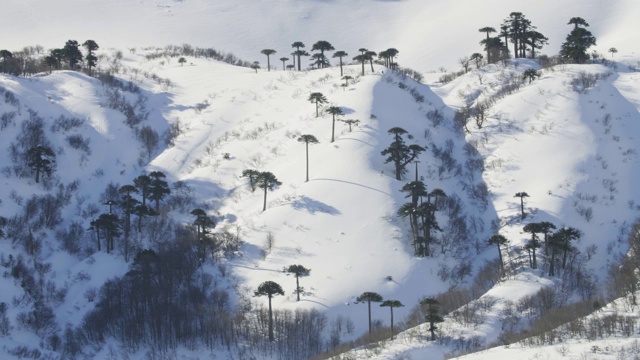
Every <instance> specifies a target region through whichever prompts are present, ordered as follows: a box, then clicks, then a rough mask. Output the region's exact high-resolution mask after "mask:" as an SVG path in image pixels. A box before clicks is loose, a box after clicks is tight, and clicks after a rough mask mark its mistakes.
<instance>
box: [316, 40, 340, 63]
mask: <svg viewBox="0 0 640 360" xmlns="http://www.w3.org/2000/svg"><path fill="white" fill-rule="evenodd" d="M333 50H335V48H334V47H333V45H331V43H330V42H328V41H325V40H320V41H318V42H316V43H315V44H313V46H312V47H311V51H320V54H319V55H320V56H319V57H318V58H319V59H318V61H319V62H318V64H319V65H320V66H318V68H320V67H325V66H327V64H328V63H329V60H328V59H327V57H326V56H325V55H324V52H325V51H333Z"/></svg>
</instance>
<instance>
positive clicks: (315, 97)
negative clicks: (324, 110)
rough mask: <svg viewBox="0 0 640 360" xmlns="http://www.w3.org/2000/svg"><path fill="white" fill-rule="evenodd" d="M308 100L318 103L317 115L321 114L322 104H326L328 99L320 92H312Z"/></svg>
mask: <svg viewBox="0 0 640 360" xmlns="http://www.w3.org/2000/svg"><path fill="white" fill-rule="evenodd" d="M308 100H309V101H310V102H312V103H314V104H316V117H318V116H320V105H322V104H325V103H326V102H327V101H328V100H327V98H326V97H325V96H324V95H322V93H320V92H314V93H311V94H310V95H309V99H308Z"/></svg>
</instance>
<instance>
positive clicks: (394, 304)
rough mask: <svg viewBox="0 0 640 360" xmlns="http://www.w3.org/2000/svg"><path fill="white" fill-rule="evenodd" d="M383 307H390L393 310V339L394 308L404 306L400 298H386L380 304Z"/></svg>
mask: <svg viewBox="0 0 640 360" xmlns="http://www.w3.org/2000/svg"><path fill="white" fill-rule="evenodd" d="M380 306H382V307H388V308H389V310H391V339H393V335H394V334H393V308H396V307H402V306H404V305H403V304H402V303H401V302H400V301H399V300H385V301H383V302H382V304H380Z"/></svg>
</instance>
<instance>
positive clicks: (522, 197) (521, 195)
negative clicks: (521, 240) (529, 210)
mask: <svg viewBox="0 0 640 360" xmlns="http://www.w3.org/2000/svg"><path fill="white" fill-rule="evenodd" d="M513 197H519V198H520V214H521V218H522V220H524V218H525V214H524V198H526V197H529V194H527V193H526V192H524V191H522V192H518V193H516V194H515V195H514V196H513Z"/></svg>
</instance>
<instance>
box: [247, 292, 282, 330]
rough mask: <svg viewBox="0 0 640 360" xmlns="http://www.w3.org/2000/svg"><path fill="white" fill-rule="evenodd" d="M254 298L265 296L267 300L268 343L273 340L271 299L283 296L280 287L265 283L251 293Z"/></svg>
mask: <svg viewBox="0 0 640 360" xmlns="http://www.w3.org/2000/svg"><path fill="white" fill-rule="evenodd" d="M253 294H254V296H266V297H267V298H268V299H269V341H273V340H275V338H274V336H273V311H272V308H271V299H272V298H273V297H274V296H277V295H284V290H282V287H281V286H280V285H279V284H278V283H276V282H274V281H265V282H263V283H262V284H260V286H258V289H257V290H256V291H255V292H254V293H253Z"/></svg>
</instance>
